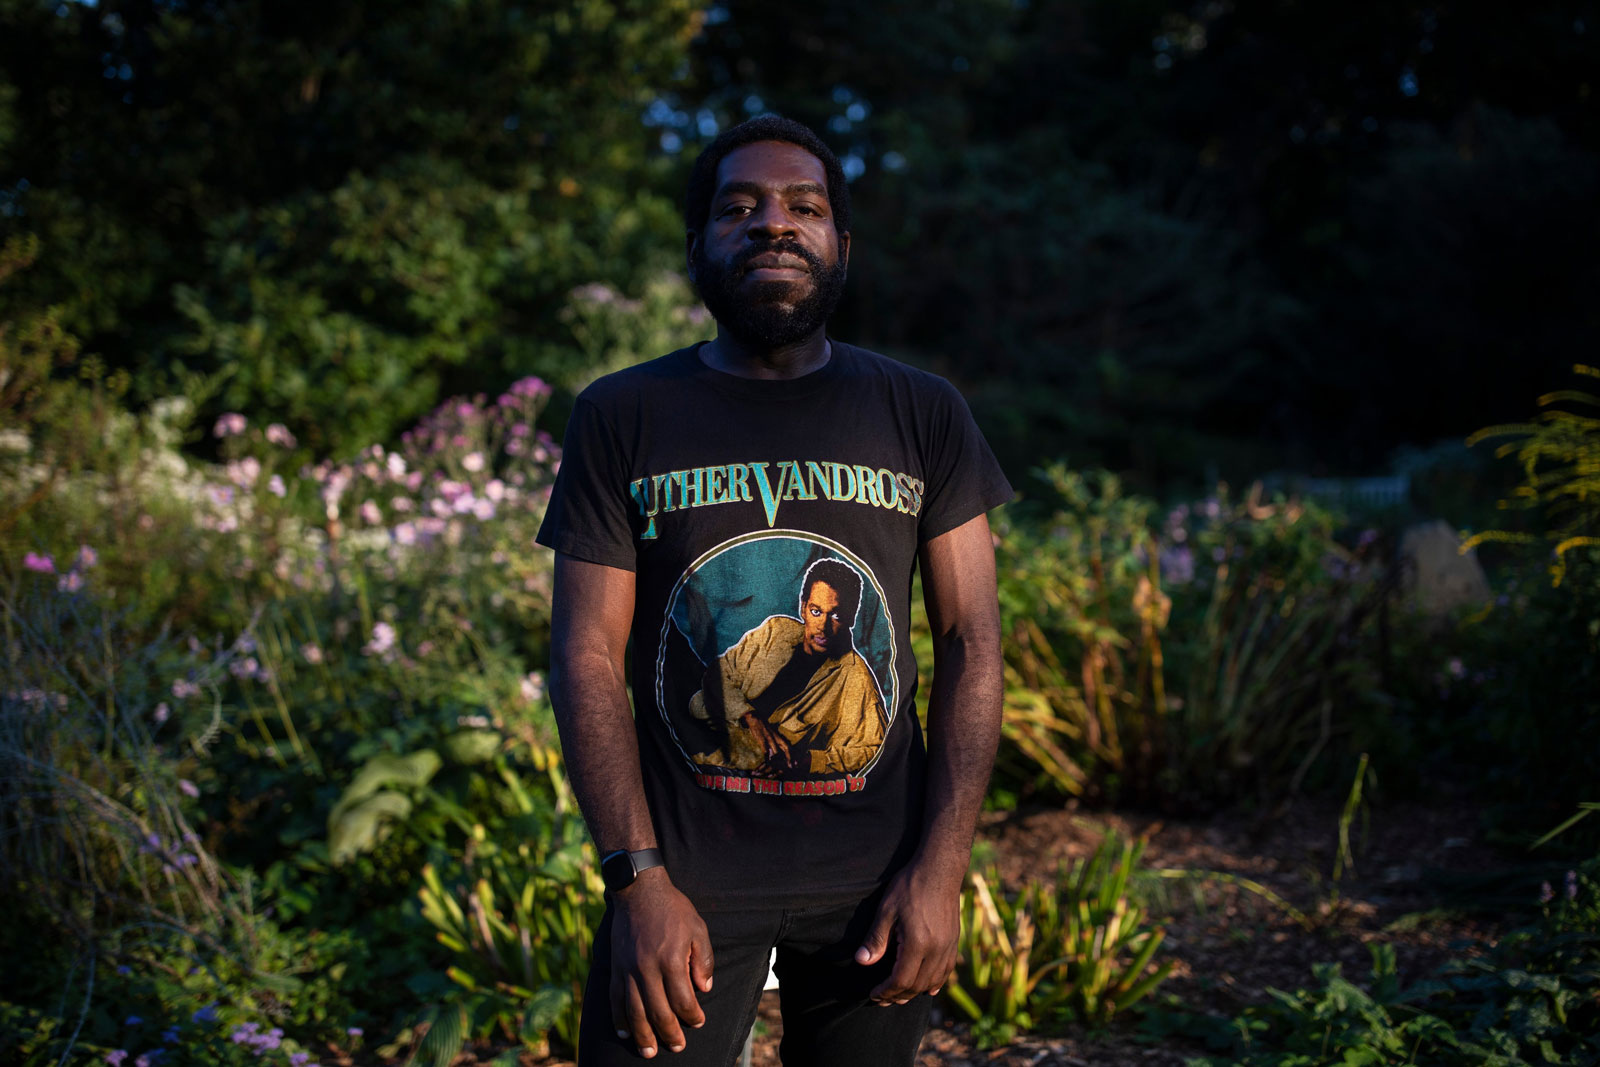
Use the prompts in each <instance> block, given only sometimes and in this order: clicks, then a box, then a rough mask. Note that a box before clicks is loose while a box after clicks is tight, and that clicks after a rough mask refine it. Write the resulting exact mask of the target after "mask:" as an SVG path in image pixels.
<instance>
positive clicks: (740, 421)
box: [539, 116, 1011, 1067]
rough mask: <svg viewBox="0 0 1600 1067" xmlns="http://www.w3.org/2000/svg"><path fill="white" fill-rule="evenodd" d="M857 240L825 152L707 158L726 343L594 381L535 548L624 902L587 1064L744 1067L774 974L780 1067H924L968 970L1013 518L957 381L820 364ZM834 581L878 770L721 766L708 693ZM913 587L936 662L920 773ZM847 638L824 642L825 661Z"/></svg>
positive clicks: (802, 138)
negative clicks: (709, 745)
mask: <svg viewBox="0 0 1600 1067" xmlns="http://www.w3.org/2000/svg"><path fill="white" fill-rule="evenodd" d="M849 211H850V205H849V190H848V188H847V187H846V185H845V180H844V174H843V171H842V169H841V168H840V166H839V163H838V160H837V159H836V158H835V157H834V155H833V153H832V152H831V151H829V149H828V148H827V146H826V145H824V144H823V143H822V142H821V141H820V140H819V139H818V138H817V137H816V136H815V135H814V134H813V133H812V132H811V131H810V130H808V129H806V128H805V127H803V126H801V125H799V124H797V123H793V122H790V121H788V120H785V119H781V118H778V117H775V116H766V117H763V118H759V119H755V120H752V121H751V122H748V123H745V124H743V125H741V126H738V127H735V128H734V129H731V130H729V131H727V132H725V133H724V134H722V135H721V136H720V137H718V138H717V139H716V141H714V142H713V143H712V144H711V145H710V146H709V147H708V148H707V149H706V150H705V152H703V153H702V154H701V156H700V158H699V160H698V161H697V162H696V165H695V168H694V171H693V173H692V175H691V177H690V180H689V189H688V196H687V198H686V203H685V212H684V220H685V226H686V233H687V252H688V263H689V271H690V277H691V280H692V281H693V282H694V284H695V287H696V289H697V291H698V292H699V294H700V296H701V298H702V299H703V300H704V301H705V304H706V306H707V308H708V309H709V310H710V311H711V313H712V315H713V317H714V318H715V319H716V321H717V336H716V338H715V339H714V340H712V341H709V342H705V343H702V344H699V345H695V346H691V347H690V348H686V349H682V350H679V351H678V352H674V353H672V354H670V355H668V356H664V357H662V358H660V359H657V360H654V361H651V362H648V363H644V364H641V365H639V366H637V367H634V368H631V369H629V370H625V371H622V372H619V373H617V374H613V375H609V376H607V377H605V378H602V379H601V380H600V381H598V382H596V383H595V384H594V385H592V386H590V387H589V388H588V389H587V390H585V391H584V393H583V395H582V396H581V397H579V399H578V402H577V404H576V405H575V407H574V410H573V414H572V419H571V421H570V423H569V425H568V429H567V441H566V445H565V448H564V452H563V458H562V465H561V469H560V474H559V476H558V478H557V481H556V485H555V489H554V492H553V494H552V497H551V501H550V510H549V513H548V516H547V518H546V520H545V525H544V526H543V528H542V529H541V530H540V532H539V541H540V542H541V543H542V544H545V545H548V546H550V547H551V548H554V549H555V550H556V553H557V555H556V569H555V579H556V584H555V606H554V613H553V653H552V690H551V693H552V698H553V701H554V704H555V708H556V715H557V724H558V727H559V729H560V732H561V741H562V746H563V750H564V752H565V755H566V760H567V765H568V771H569V774H570V776H571V780H572V784H573V788H574V791H575V792H576V794H577V798H578V802H579V804H580V805H581V806H582V808H583V812H584V816H585V818H586V819H587V821H588V824H589V829H590V832H591V834H592V835H593V837H594V840H595V842H596V844H597V846H598V848H599V850H600V853H601V855H602V873H603V875H604V877H605V880H606V883H607V887H608V897H607V910H606V915H605V918H604V919H603V920H602V921H601V925H600V929H599V930H598V931H597V933H596V937H595V957H594V960H593V963H592V966H591V970H590V976H589V983H588V987H587V993H586V999H585V1001H584V1017H583V1025H582V1028H581V1031H580V1040H579V1046H580V1047H579V1056H580V1062H581V1063H582V1064H583V1065H584V1067H590V1065H595V1067H600V1065H609V1064H617V1063H629V1062H637V1059H638V1058H639V1057H644V1058H651V1057H654V1056H656V1055H658V1054H660V1053H662V1052H665V1051H671V1052H674V1053H678V1055H677V1056H676V1057H674V1062H677V1063H685V1064H695V1065H702V1064H703V1065H708V1067H727V1065H728V1064H729V1063H731V1062H732V1060H733V1059H734V1057H735V1056H736V1055H737V1052H738V1050H739V1048H740V1046H741V1044H742V1042H743V1039H744V1035H745V1034H746V1033H747V1032H748V1030H749V1028H750V1025H751V1023H752V1021H753V1020H754V1017H755V1010H756V1005H757V1002H758V1000H759V998H760V994H761V988H762V985H763V982H764V980H765V977H766V971H767V960H768V954H769V952H770V951H771V950H772V949H774V948H776V950H777V963H776V969H777V974H778V979H779V983H780V986H781V997H782V1003H783V1012H784V1038H783V1046H782V1050H781V1054H782V1056H783V1059H784V1062H785V1063H786V1064H788V1065H789V1067H795V1065H802V1064H814V1065H819V1067H820V1065H826V1067H851V1065H860V1067H868V1065H870V1067H882V1065H885V1064H901V1065H909V1064H910V1063H911V1062H912V1060H913V1058H914V1056H915V1053H916V1048H917V1045H918V1043H919V1042H920V1040H921V1037H922V1033H923V1031H924V1029H925V1028H926V1026H927V1019H928V1011H929V1007H930V1004H931V1000H930V996H929V994H932V993H935V992H937V991H938V990H939V988H940V986H941V985H942V984H943V982H944V980H945V978H946V977H947V976H948V974H949V972H950V970H951V968H952V966H953V965H954V961H955V943H956V938H957V934H958V931H959V925H958V916H957V902H958V899H959V894H960V888H961V884H962V881H963V879H964V877H965V874H966V867H967V862H968V858H969V853H970V849H971V844H972V836H973V832H974V827H975V825H976V820H977V813H978V810H979V807H980V805H981V803H982V798H983V792H984V789H985V787H986V785H987V782H988V776H989V771H990V767H991V765H992V763H993V759H994V751H995V746H996V744H997V741H998V734H999V722H1000V694H1001V666H1000V651H999V618H998V607H997V604H996V601H995V580H994V559H993V548H992V543H991V540H990V535H989V530H988V524H987V519H986V518H985V513H986V512H987V511H988V509H989V508H991V507H994V506H995V505H997V504H999V503H1001V502H1003V501H1005V500H1007V499H1009V498H1010V495H1011V490H1010V487H1009V486H1008V485H1007V484H1006V481H1005V478H1004V476H1003V475H1002V474H1001V472H1000V470H999V467H998V466H997V464H996V463H995V461H994V458H993V455H992V454H991V453H990V451H989V449H988V447H987V446H986V445H985V444H984V442H983V439H982V437H981V435H980V434H979V433H978V431H977V429H976V427H975V426H974V425H973V422H972V417H971V414H970V413H969V412H968V410H967V407H966V404H965V402H964V401H963V400H962V399H961V397H960V395H959V394H958V393H956V392H955V390H954V389H952V388H951V387H950V386H949V385H948V384H947V383H945V382H943V381H941V380H940V379H938V378H935V377H934V376H932V375H929V374H926V373H923V372H920V371H916V370H913V369H911V368H909V367H906V366H904V365H902V364H899V363H896V362H894V361H892V360H889V359H885V358H884V357H882V356H878V355H875V354H873V353H870V352H866V351H864V350H862V349H858V348H855V347H853V346H851V345H847V344H844V343H842V342H839V341H836V340H833V339H831V338H829V337H828V336H827V334H826V332H825V326H826V323H827V319H828V316H829V314H830V313H831V312H832V311H833V308H834V306H835V305H836V303H837V302H838V299H839V295H840V293H841V291H842V288H843V284H844V276H845V270H846V266H847V264H848V262H849V254H850V232H849ZM822 556H826V557H829V558H835V559H838V560H841V561H845V562H847V563H848V565H849V568H850V569H852V570H854V571H855V572H856V573H857V574H859V575H860V576H861V577H862V578H863V585H862V592H861V599H862V604H861V605H860V617H859V618H857V619H856V620H855V624H854V628H853V632H854V637H853V643H854V644H855V645H856V646H857V649H858V651H859V652H860V653H861V654H862V656H863V658H864V659H865V660H867V661H868V662H870V663H872V664H874V665H875V670H874V672H873V679H872V680H873V684H874V687H875V688H876V689H877V692H878V699H879V701H880V703H881V706H882V708H883V711H884V716H885V725H884V728H883V731H882V736H881V738H879V739H878V740H877V741H876V743H875V744H873V745H872V746H871V747H872V748H873V752H872V755H871V758H870V759H869V760H867V761H866V762H865V763H863V764H862V765H861V766H859V767H858V768H857V769H856V770H855V771H847V772H845V773H838V772H837V771H835V770H833V769H831V768H828V767H827V766H824V767H822V768H821V769H819V770H816V771H813V769H812V764H811V761H810V760H809V759H808V760H806V761H805V764H804V765H803V766H797V765H796V764H795V763H794V762H793V761H789V762H785V763H783V765H782V767H781V769H780V768H779V762H780V761H778V760H777V759H776V758H774V759H772V760H770V761H769V762H770V766H769V771H771V773H770V774H768V775H753V774H749V775H747V774H744V773H740V772H739V771H738V769H736V768H728V769H725V770H723V771H721V772H716V771H714V770H712V769H706V768H705V767H704V765H703V764H702V763H699V762H697V761H696V760H695V758H694V756H695V753H696V752H703V751H704V749H703V748H702V747H700V744H699V742H698V741H697V740H696V738H695V737H694V736H693V728H694V726H695V717H694V715H693V713H692V711H691V709H690V705H691V704H692V703H693V699H692V694H693V692H694V691H695V689H696V688H701V691H702V697H701V706H702V708H704V706H705V698H704V695H703V687H702V686H701V682H700V673H699V672H700V670H703V668H700V667H699V665H700V664H703V663H705V662H707V661H708V660H709V659H711V658H714V657H715V656H716V654H717V650H718V649H721V648H727V647H728V646H729V645H730V644H732V643H734V642H735V641H736V640H737V635H739V634H742V633H745V632H747V631H748V630H749V629H751V628H752V626H754V625H755V624H756V623H758V622H759V621H760V618H761V617H762V615H763V614H764V612H761V610H760V608H759V607H758V605H761V604H767V603H771V602H772V600H771V597H773V596H775V595H779V594H778V592H777V591H778V590H779V589H781V588H782V583H783V582H792V581H793V578H792V575H794V574H795V573H797V568H798V567H802V566H803V565H804V563H805V561H806V560H812V559H816V558H818V557H822ZM918 566H920V567H921V570H922V575H923V585H924V589H925V592H926V601H927V608H928V617H929V621H930V623H931V625H932V629H933V634H934V647H935V657H934V659H935V662H934V676H933V686H932V691H931V694H930V699H929V703H928V724H927V725H928V739H927V747H926V748H924V744H923V734H922V730H921V728H920V727H919V725H918V723H917V720H916V714H915V699H914V697H915V689H916V682H917V675H916V664H915V662H914V661H913V657H912V654H911V645H910V638H909V626H910V618H909V615H910V582H911V576H912V572H913V569H914V567H918ZM785 576H789V577H785ZM789 588H793V587H792V585H791V586H789ZM818 589H820V586H814V587H813V590H812V592H813V593H815V592H816V591H817V590H818ZM829 592H830V593H831V594H832V595H833V596H835V597H839V595H840V593H841V590H839V589H838V588H837V587H835V586H832V585H831V584H830V587H829ZM817 606H818V609H819V610H820V611H822V612H823V614H824V615H828V614H833V612H830V611H828V609H827V607H826V605H824V604H822V603H819V604H818V605H817ZM835 607H836V608H837V605H835ZM841 615H842V613H841ZM708 635H709V636H708ZM630 636H631V638H632V644H633V650H632V663H633V679H632V683H633V697H634V702H635V714H634V715H631V716H630V711H629V703H628V691H627V687H626V685H625V684H624V662H625V658H626V655H625V654H626V651H627V647H628V644H629V638H630ZM838 636H839V631H838V630H834V631H833V634H832V636H830V635H829V633H828V628H827V627H826V626H822V627H819V629H818V630H817V631H816V635H815V636H814V637H813V638H812V639H811V644H812V647H814V648H816V649H817V650H818V651H822V650H826V649H828V648H829V646H830V645H831V644H832V643H833V642H834V641H835V640H837V639H838ZM724 721H725V720H724ZM769 725H770V720H769ZM786 743H787V741H786ZM790 751H791V752H792V751H793V749H792V746H791V750H790ZM779 752H781V750H780V749H778V748H777V746H776V745H775V744H774V752H773V754H772V755H773V756H774V757H776V756H777V755H778V753H779ZM713 976H714V977H715V981H714V982H713Z"/></svg>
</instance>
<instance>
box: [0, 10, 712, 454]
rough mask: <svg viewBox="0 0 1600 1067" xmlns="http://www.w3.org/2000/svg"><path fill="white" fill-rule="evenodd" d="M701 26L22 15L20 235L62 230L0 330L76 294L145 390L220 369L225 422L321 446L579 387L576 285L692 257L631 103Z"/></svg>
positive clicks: (636, 19) (9, 18) (12, 130)
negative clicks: (270, 425)
mask: <svg viewBox="0 0 1600 1067" xmlns="http://www.w3.org/2000/svg"><path fill="white" fill-rule="evenodd" d="M697 22H698V16H697V14H696V12H695V11H694V6H693V5H692V4H691V3H690V2H689V0H668V2H648V3H647V2H642V0H623V2H611V0H584V2H582V3H578V4H569V5H558V6H554V7H549V6H545V7H533V8H530V7H527V6H526V5H521V4H515V3H506V2H501V0H488V2H484V3H476V4H472V5H469V6H462V5H459V4H454V3H450V2H448V0H407V2H404V3H398V4H357V5H354V6H346V7H344V8H342V9H341V10H340V11H339V12H338V13H337V14H330V13H328V12H318V13H317V14H316V15H315V16H313V15H311V14H308V13H306V12H299V13H296V12H291V11H273V12H263V11H261V10H258V9H257V8H256V7H253V6H251V5H248V4H221V5H214V6H212V7H208V8H204V9H190V8H184V7H172V6H170V5H156V6H154V7H151V6H141V5H138V4H129V3H119V2H115V0H108V2H107V3H104V4H97V5H79V4H69V5H66V6H65V7H61V8H60V9H59V13H58V12H57V10H56V9H54V8H53V7H50V6H44V5H38V4H30V3H8V4H4V5H0V71H4V77H3V81H0V85H3V87H4V91H3V92H0V129H3V130H4V133H3V134H0V136H6V137H7V143H8V151H7V152H6V153H5V160H4V163H3V164H0V227H6V228H10V227H11V226H12V225H14V224H15V222H16V221H20V220H25V221H26V224H27V226H28V227H29V228H30V229H31V230H32V231H33V232H34V233H36V234H37V235H38V240H39V264H38V268H37V270H36V271H35V272H33V273H32V274H31V275H30V277H29V279H28V280H27V284H26V285H25V286H22V287H19V288H16V289H15V290H14V291H13V292H12V293H11V294H9V295H8V298H7V299H6V300H4V301H0V312H3V314H0V318H4V319H7V320H10V319H12V318H15V317H17V316H19V315H20V316H22V317H27V316H32V315H39V314H44V313H45V312H46V309H52V308H55V309H59V321H60V323H61V324H62V326H63V328H64V329H66V330H68V331H71V332H73V333H75V334H77V335H78V336H80V337H84V338H86V339H89V340H90V341H91V350H92V351H95V352H97V353H99V354H101V355H102V357H103V358H104V359H105V360H106V361H107V363H108V364H109V365H110V366H112V367H116V368H123V369H126V370H128V371H129V372H131V373H132V374H133V375H134V378H135V382H134V385H135V389H136V393H137V395H138V397H139V399H141V400H143V401H148V400H150V399H153V398H155V397H159V396H164V395H169V394H170V393H171V392H172V391H173V389H174V387H175V385H177V384H178V383H179V382H180V380H181V379H182V377H183V376H184V375H185V374H186V373H189V372H196V373H200V374H204V375H212V374H215V375H216V376H217V377H218V378H219V379H220V380H221V383H222V393H221V396H220V397H219V402H218V406H217V408H214V409H211V410H210V411H209V414H216V413H217V411H218V410H224V409H228V408H231V409H233V410H248V411H250V412H251V414H252V415H253V416H259V417H261V418H263V420H266V421H280V422H283V423H285V424H286V425H288V426H289V427H290V428H291V429H292V430H294V432H295V433H296V435H297V436H298V437H299V438H300V439H302V440H304V441H306V442H307V443H308V444H310V445H312V446H313V447H314V448H315V449H316V451H317V452H319V453H320V454H324V455H329V454H332V455H342V454H345V453H348V452H350V451H352V450H354V449H355V448H356V447H359V446H361V445H363V444H366V443H369V442H371V441H373V440H387V439H388V438H389V437H390V436H391V435H392V434H393V433H394V432H396V431H398V430H399V429H400V428H401V427H403V426H404V425H405V424H406V423H408V422H410V421H411V420H413V419H415V418H416V417H418V416H420V415H421V414H423V413H424V412H426V411H427V410H429V409H430V408H431V407H432V406H434V404H436V403H437V402H438V400H439V399H440V398H442V397H443V396H445V395H448V394H449V393H450V392H452V391H460V390H461V389H463V388H464V387H465V388H470V387H471V386H469V385H467V384H466V383H473V384H476V383H477V382H480V381H482V380H484V379H485V378H495V377H502V376H509V375H516V374H528V373H533V372H539V373H543V374H544V375H545V376H546V377H548V378H550V379H551V380H560V379H564V378H565V377H566V376H567V374H568V372H569V371H570V369H571V366H572V359H571V356H570V354H569V352H568V350H569V349H571V348H572V347H574V338H573V336H572V333H571V331H570V330H569V328H568V326H567V324H566V323H565V322H563V321H562V318H561V316H562V313H563V311H564V309H566V308H568V307H569V304H570V302H571V300H570V294H571V292H572V291H573V290H574V289H576V288H578V287H580V286H585V285H589V284H591V283H603V284H606V285H609V286H612V287H614V288H616V289H617V290H619V291H622V292H626V293H629V294H633V295H636V296H637V295H639V294H643V293H645V292H646V291H647V289H648V288H649V287H650V286H651V285H652V284H653V280H654V279H655V278H656V277H657V276H658V275H659V274H660V272H661V271H662V270H664V269H668V268H671V267H673V266H675V265H677V264H678V263H680V262H681V235H680V232H679V229H680V227H679V225H678V222H677V218H676V211H675V208H674V203H673V197H671V196H664V195H662V194H661V192H660V190H659V181H660V179H659V176H658V168H657V165H656V164H655V163H653V162H652V161H651V159H650V158H649V155H648V153H649V150H650V147H651V138H650V135H649V134H648V132H647V131H646V130H645V129H644V128H643V127H642V126H641V125H640V123H639V121H638V116H639V113H640V111H641V110H642V109H643V108H644V106H645V105H646V104H647V103H648V102H649V100H650V98H651V96H652V95H653V94H654V93H655V92H656V91H658V89H659V87H660V86H662V85H663V84H665V83H667V82H668V81H670V79H671V78H672V76H673V73H674V71H675V69H676V68H678V67H679V66H680V64H682V63H683V62H684V59H685V55H686V48H687V44H688V40H689V37H690V36H691V35H692V34H693V33H694V31H695V28H696V25H697ZM107 70H109V71H110V75H109V77H108V76H107V75H106V71H107ZM4 236H5V234H3V233H0V237H4ZM646 354H648V355H655V354H658V353H655V352H649V353H636V354H635V358H637V357H638V356H641V355H646Z"/></svg>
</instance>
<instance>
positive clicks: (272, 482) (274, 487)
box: [267, 474, 288, 500]
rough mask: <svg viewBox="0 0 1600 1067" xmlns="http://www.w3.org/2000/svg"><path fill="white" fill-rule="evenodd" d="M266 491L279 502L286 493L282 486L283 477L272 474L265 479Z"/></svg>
mask: <svg viewBox="0 0 1600 1067" xmlns="http://www.w3.org/2000/svg"><path fill="white" fill-rule="evenodd" d="M267 491H268V492H269V493H271V494H272V495H273V496H275V497H278V498H279V499H280V500H281V499H282V498H283V496H284V494H285V493H287V492H288V490H287V489H285V488H284V486H283V476H282V475H281V474H274V475H273V476H272V477H270V478H268V479H267Z"/></svg>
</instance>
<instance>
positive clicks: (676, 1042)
mask: <svg viewBox="0 0 1600 1067" xmlns="http://www.w3.org/2000/svg"><path fill="white" fill-rule="evenodd" d="M683 973H684V972H683V971H679V972H678V980H679V981H680V982H681V981H682V980H683ZM652 978H654V980H653V981H652V980H651V979H652ZM662 978H667V980H668V981H669V982H670V981H671V977H670V976H667V975H660V976H646V986H645V997H644V1014H645V1017H646V1018H648V1019H649V1020H650V1028H651V1030H652V1031H653V1032H654V1034H655V1036H656V1037H657V1038H658V1039H660V1042H661V1044H662V1045H665V1046H666V1047H667V1048H669V1049H671V1050H672V1051H673V1052H682V1051H683V1049H684V1045H685V1042H684V1040H683V1027H681V1026H679V1025H678V1013H677V1012H676V1011H675V1010H674V1009H673V1005H672V1000H671V997H670V996H669V994H668V992H667V989H666V988H665V987H664V986H663V985H662V982H661V979H662ZM689 997H690V1002H691V1003H695V1002H694V999H693V998H694V994H693V993H692V992H691V993H690V994H689ZM695 1009H696V1010H699V1004H698V1003H695ZM639 1053H640V1055H644V1048H643V1046H641V1047H640V1049H639Z"/></svg>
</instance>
